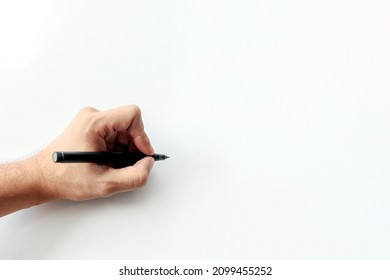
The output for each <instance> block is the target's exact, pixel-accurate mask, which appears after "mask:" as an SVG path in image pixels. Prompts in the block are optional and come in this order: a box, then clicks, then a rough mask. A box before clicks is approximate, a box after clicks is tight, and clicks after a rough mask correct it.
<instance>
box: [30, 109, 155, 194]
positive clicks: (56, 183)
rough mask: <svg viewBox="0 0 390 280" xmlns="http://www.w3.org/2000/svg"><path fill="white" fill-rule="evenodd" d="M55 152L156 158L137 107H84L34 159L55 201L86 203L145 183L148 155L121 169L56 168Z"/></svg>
mask: <svg viewBox="0 0 390 280" xmlns="http://www.w3.org/2000/svg"><path fill="white" fill-rule="evenodd" d="M54 151H104V152H105V151H141V152H143V153H144V154H149V155H151V154H153V152H154V151H153V148H152V146H151V144H150V141H149V138H148V136H147V135H146V133H145V131H144V125H143V123H142V119H141V111H140V109H139V108H138V107H137V106H135V105H130V106H124V107H120V108H116V109H111V110H108V111H104V112H100V111H98V110H96V109H94V108H90V107H87V108H84V109H82V110H81V111H80V112H79V113H78V114H77V115H76V117H75V118H74V119H73V121H72V122H71V123H70V124H69V126H68V127H67V128H66V129H65V131H64V132H63V133H62V134H61V135H60V136H59V137H58V138H57V139H56V140H54V142H53V143H51V144H50V145H49V146H48V147H47V148H46V149H44V150H43V151H42V152H40V153H39V154H37V155H36V162H37V166H38V167H39V169H40V170H39V171H40V172H41V178H42V183H41V185H42V188H43V191H44V192H46V193H48V194H49V195H51V196H54V197H56V198H64V199H70V200H87V199H93V198H97V197H106V196H111V195H113V194H116V193H119V192H124V191H129V190H133V189H135V188H139V187H141V186H143V185H145V183H146V180H147V178H148V175H149V172H150V170H151V168H152V166H153V163H154V160H153V158H151V157H146V158H144V159H142V160H140V161H138V162H137V163H136V164H135V165H133V166H129V167H126V168H122V169H113V168H111V167H110V166H105V165H97V164H93V163H77V164H58V163H57V164H55V163H53V161H52V154H53V152H54Z"/></svg>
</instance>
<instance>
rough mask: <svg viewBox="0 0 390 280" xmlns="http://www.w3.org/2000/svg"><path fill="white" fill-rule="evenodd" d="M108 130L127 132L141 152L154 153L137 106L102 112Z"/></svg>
mask: <svg viewBox="0 0 390 280" xmlns="http://www.w3.org/2000/svg"><path fill="white" fill-rule="evenodd" d="M102 114H103V122H104V124H105V125H104V126H105V127H106V129H111V130H112V131H115V132H119V131H122V132H126V133H127V134H128V136H129V138H131V140H132V141H133V143H134V145H135V146H136V147H137V149H138V150H139V151H140V152H143V153H144V154H147V155H151V154H153V153H154V150H153V147H152V145H151V144H150V140H149V138H148V136H147V134H146V133H145V131H144V124H143V122H142V117H141V110H140V108H139V107H138V106H136V105H127V106H122V107H119V108H115V109H110V110H107V111H104V112H102Z"/></svg>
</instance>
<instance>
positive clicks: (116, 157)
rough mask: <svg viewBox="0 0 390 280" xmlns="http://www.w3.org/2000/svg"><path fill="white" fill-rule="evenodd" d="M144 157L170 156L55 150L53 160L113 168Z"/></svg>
mask: <svg viewBox="0 0 390 280" xmlns="http://www.w3.org/2000/svg"><path fill="white" fill-rule="evenodd" d="M144 157H152V158H154V160H155V161H159V160H165V159H167V158H169V157H168V156H166V155H162V154H153V155H146V154H144V153H141V152H54V153H53V161H54V162H56V163H57V162H60V163H77V162H90V163H96V164H104V165H111V166H112V167H113V168H122V167H126V166H130V165H134V164H135V163H136V162H137V161H139V160H140V159H143V158H144Z"/></svg>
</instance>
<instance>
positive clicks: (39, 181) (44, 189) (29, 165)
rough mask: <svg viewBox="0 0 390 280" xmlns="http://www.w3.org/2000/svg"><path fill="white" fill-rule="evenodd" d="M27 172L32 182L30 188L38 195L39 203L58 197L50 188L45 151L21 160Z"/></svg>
mask: <svg viewBox="0 0 390 280" xmlns="http://www.w3.org/2000/svg"><path fill="white" fill-rule="evenodd" d="M21 164H22V166H23V167H22V168H23V169H24V172H25V174H26V175H27V176H28V181H29V182H30V189H31V191H32V192H33V193H34V196H35V197H36V199H37V201H36V203H37V204H41V203H44V202H48V201H51V200H55V199H57V195H56V193H55V192H54V191H53V190H52V188H50V185H49V183H48V176H50V174H48V172H47V171H46V170H45V165H46V163H45V162H44V155H43V152H40V153H38V154H36V155H34V156H32V157H31V158H28V159H26V160H24V161H22V162H21Z"/></svg>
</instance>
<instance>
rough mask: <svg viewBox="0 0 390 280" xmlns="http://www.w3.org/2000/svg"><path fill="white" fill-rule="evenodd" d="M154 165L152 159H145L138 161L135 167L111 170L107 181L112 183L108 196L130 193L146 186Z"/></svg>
mask: <svg viewBox="0 0 390 280" xmlns="http://www.w3.org/2000/svg"><path fill="white" fill-rule="evenodd" d="M153 165H154V159H153V158H152V157H145V158H143V159H141V160H139V161H137V162H136V163H135V164H134V165H133V166H128V167H125V168H120V169H110V170H109V171H108V172H107V175H106V176H107V177H106V180H107V182H110V183H109V184H108V185H109V186H110V187H109V190H106V193H107V196H110V195H113V194H116V193H120V192H126V191H130V190H133V189H136V188H140V187H142V186H144V185H145V184H146V182H147V180H148V176H149V173H150V170H151V169H152V167H153Z"/></svg>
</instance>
